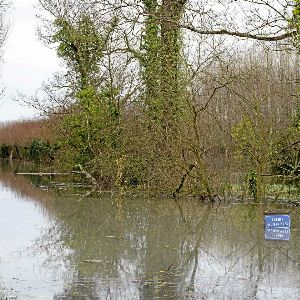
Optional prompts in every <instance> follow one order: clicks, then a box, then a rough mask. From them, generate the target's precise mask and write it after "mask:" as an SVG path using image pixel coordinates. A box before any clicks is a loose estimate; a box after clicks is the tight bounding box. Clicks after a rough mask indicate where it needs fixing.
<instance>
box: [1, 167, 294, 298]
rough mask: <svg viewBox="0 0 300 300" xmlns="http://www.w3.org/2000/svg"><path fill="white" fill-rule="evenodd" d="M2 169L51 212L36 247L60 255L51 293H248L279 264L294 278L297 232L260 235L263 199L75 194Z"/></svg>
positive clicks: (77, 295)
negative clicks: (272, 237) (59, 273)
mask: <svg viewBox="0 0 300 300" xmlns="http://www.w3.org/2000/svg"><path fill="white" fill-rule="evenodd" d="M0 176H1V178H2V177H3V176H4V173H3V174H2V173H0ZM5 176H6V177H5ZM5 176H4V177H5V178H4V179H3V181H4V182H5V184H7V185H9V186H11V187H12V188H15V190H17V191H19V192H22V193H23V194H24V193H25V194H26V195H27V197H28V198H30V199H31V200H34V201H36V202H37V203H40V204H39V205H42V206H43V207H44V209H45V211H47V212H48V213H50V215H51V216H53V218H52V219H53V222H54V225H53V227H52V228H51V229H50V230H49V229H47V232H45V234H44V236H43V237H42V239H41V240H40V241H38V248H36V251H40V252H42V253H43V254H45V253H47V257H48V258H49V263H51V262H53V260H55V259H57V258H58V257H63V258H64V259H65V260H68V263H67V264H66V265H67V266H68V267H69V273H70V276H69V277H68V278H66V280H65V282H66V284H65V288H64V291H63V292H62V293H60V294H58V295H56V296H55V299H64V298H69V299H70V298H74V299H155V298H156V299H162V298H165V299H183V298H186V299H202V298H204V299H206V298H216V299H218V297H219V298H220V297H221V298H222V297H223V298H226V297H227V298H236V299H239V298H241V299H242V298H245V297H246V296H248V297H250V298H251V297H252V298H254V299H255V298H258V297H259V292H260V290H261V289H262V288H263V289H266V288H267V283H266V282H267V279H268V278H269V280H270V282H271V281H272V278H273V277H272V276H274V274H275V273H276V272H278V271H279V270H280V271H281V273H280V274H282V272H284V271H285V272H289V273H288V274H290V275H289V276H291V272H295V275H293V276H294V279H299V270H298V271H297V268H298V266H297V265H296V266H295V262H297V261H300V260H299V258H300V257H299V255H298V254H297V253H298V250H297V247H298V246H299V242H300V237H299V232H297V235H295V236H294V240H293V242H292V243H280V242H279V243H278V242H275V243H269V242H265V241H264V240H263V238H262V235H263V228H262V212H263V211H264V210H265V207H262V206H260V209H258V208H257V207H256V206H251V205H241V204H240V205H235V206H225V205H220V206H219V207H217V206H210V205H204V204H201V203H199V202H198V201H194V200H190V201H179V200H178V201H174V200H170V201H169V200H163V201H150V200H145V199H134V198H132V199H118V198H117V197H111V196H105V197H101V199H82V200H81V201H78V198H77V197H75V196H72V195H66V196H65V197H61V196H59V197H56V196H51V197H50V195H51V194H49V195H48V194H46V193H44V192H42V191H38V192H37V191H35V189H34V188H32V186H31V185H30V184H28V182H27V183H26V180H24V179H21V178H23V177H18V178H17V180H18V184H16V185H18V186H15V187H14V186H13V184H15V183H14V182H15V181H16V179H14V176H13V175H12V174H10V175H7V174H6V173H5ZM1 180H2V179H1ZM23 180H24V182H23ZM28 186H31V188H30V189H29V191H26V190H27V189H28ZM32 190H34V193H36V194H30V193H32ZM39 193H40V194H39ZM45 195H46V196H45ZM39 199H40V200H39ZM44 199H47V201H45V200H44ZM279 208H280V207H279ZM294 215H295V217H293V224H295V225H297V226H298V227H299V220H298V219H297V220H296V216H298V214H294ZM294 215H293V216H294ZM297 218H298V217H297ZM295 222H297V224H296V223H295ZM297 255H298V256H297ZM283 275H284V273H283ZM286 278H289V277H288V276H287V277H286ZM270 284H271V283H270ZM292 286H295V283H292ZM80 297H81V298H80ZM250 298H249V299H250Z"/></svg>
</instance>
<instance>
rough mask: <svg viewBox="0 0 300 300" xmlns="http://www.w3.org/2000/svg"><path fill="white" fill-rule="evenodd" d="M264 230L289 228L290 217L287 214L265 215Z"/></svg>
mask: <svg viewBox="0 0 300 300" xmlns="http://www.w3.org/2000/svg"><path fill="white" fill-rule="evenodd" d="M265 228H291V216H290V215H289V214H278V215H277V214H269V215H268V214H266V215H265Z"/></svg>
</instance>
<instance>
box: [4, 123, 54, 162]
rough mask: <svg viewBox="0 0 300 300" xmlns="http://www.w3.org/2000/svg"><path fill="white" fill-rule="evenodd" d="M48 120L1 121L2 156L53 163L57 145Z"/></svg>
mask: <svg viewBox="0 0 300 300" xmlns="http://www.w3.org/2000/svg"><path fill="white" fill-rule="evenodd" d="M52 140H53V136H52V134H51V132H50V129H49V124H48V122H47V121H46V120H23V121H10V122H2V123H0V157H1V158H5V159H8V158H11V159H23V160H30V161H34V162H37V163H41V162H43V163H45V164H46V163H51V162H52V161H53V160H54V154H55V150H56V148H57V146H55V143H53V142H51V141H52Z"/></svg>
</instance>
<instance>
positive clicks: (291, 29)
mask: <svg viewBox="0 0 300 300" xmlns="http://www.w3.org/2000/svg"><path fill="white" fill-rule="evenodd" d="M39 2H40V8H41V10H40V20H41V22H42V24H41V28H40V38H41V40H42V41H43V42H44V43H46V44H48V45H50V46H52V47H55V48H56V50H57V55H58V56H59V57H60V59H61V60H62V62H63V63H64V66H65V73H63V74H55V75H54V76H53V78H52V80H49V82H45V83H44V84H43V85H42V87H41V89H40V90H39V92H38V93H37V95H36V96H34V97H32V98H31V99H25V101H27V102H29V103H30V105H32V106H34V107H35V108H37V109H39V111H40V112H41V115H42V116H43V117H44V119H43V120H41V121H35V122H33V121H26V122H21V123H10V124H3V125H2V126H1V128H0V144H1V145H2V146H1V157H4V158H5V157H6V158H7V157H11V158H21V159H29V160H33V161H35V162H38V163H48V164H50V165H51V167H52V168H53V169H55V170H60V171H65V170H67V171H70V170H78V169H79V170H84V172H86V173H87V174H89V175H90V177H91V178H92V179H93V182H94V183H96V185H97V188H99V189H101V190H119V191H121V192H126V191H136V192H139V191H143V192H148V193H151V194H159V195H161V194H167V195H173V196H174V197H177V196H178V195H180V194H183V195H192V196H197V197H200V198H201V199H209V200H211V201H213V200H214V199H215V197H216V196H217V195H225V194H230V193H231V192H232V191H233V190H236V188H233V187H236V186H239V187H240V190H245V192H244V194H249V195H251V196H253V197H254V198H256V199H261V198H262V197H263V196H264V195H265V193H266V192H268V191H270V190H271V189H270V188H268V187H270V186H272V185H274V184H280V185H282V186H283V187H284V186H285V185H287V186H288V185H293V186H296V187H298V182H299V175H300V165H299V163H300V162H299V159H300V154H299V153H300V152H299V150H300V149H299V145H300V142H299V141H300V135H299V133H300V131H299V128H300V127H299V123H300V117H299V115H300V114H299V109H300V107H299V99H298V84H299V56H298V49H299V47H298V39H299V38H298V32H299V16H298V15H299V11H300V10H299V3H298V1H295V2H293V1H280V0H278V1H271V2H270V1H263V0H262V1H247V3H248V4H247V5H246V4H245V3H243V2H244V1H242V0H240V1H224V4H223V5H222V6H219V9H218V13H217V12H216V5H217V4H216V3H213V2H214V1H211V2H212V3H209V4H205V5H204V4H203V3H200V2H201V1H182V0H176V1H170V0H162V1H157V0H141V1H129V2H126V4H122V1H115V2H114V3H110V2H109V1H101V3H99V2H95V3H93V4H91V3H90V1H77V0H73V1H58V2H57V3H56V2H55V3H54V2H52V1H44V0H40V1H39ZM241 8H242V9H243V14H244V16H245V19H246V21H247V22H245V24H247V26H246V27H245V26H243V25H242V24H240V23H238V22H237V23H235V21H234V19H233V18H232V17H233V16H234V15H235V14H236V13H238V12H239V9H241ZM265 10H268V14H266V13H265ZM203 12H207V13H206V14H203ZM220 24H223V25H222V26H224V28H221V29H220V26H221V25H220ZM257 28H259V29H257ZM240 38H244V40H243V41H240V40H239V39H240ZM26 126H27V127H26ZM25 128H28V129H25ZM49 128H50V129H49ZM245 186H246V188H245ZM283 190H284V188H283Z"/></svg>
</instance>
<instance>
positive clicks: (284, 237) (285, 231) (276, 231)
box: [265, 228, 291, 241]
mask: <svg viewBox="0 0 300 300" xmlns="http://www.w3.org/2000/svg"><path fill="white" fill-rule="evenodd" d="M290 237H291V230H290V228H265V239H266V240H272V241H289V240H290Z"/></svg>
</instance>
